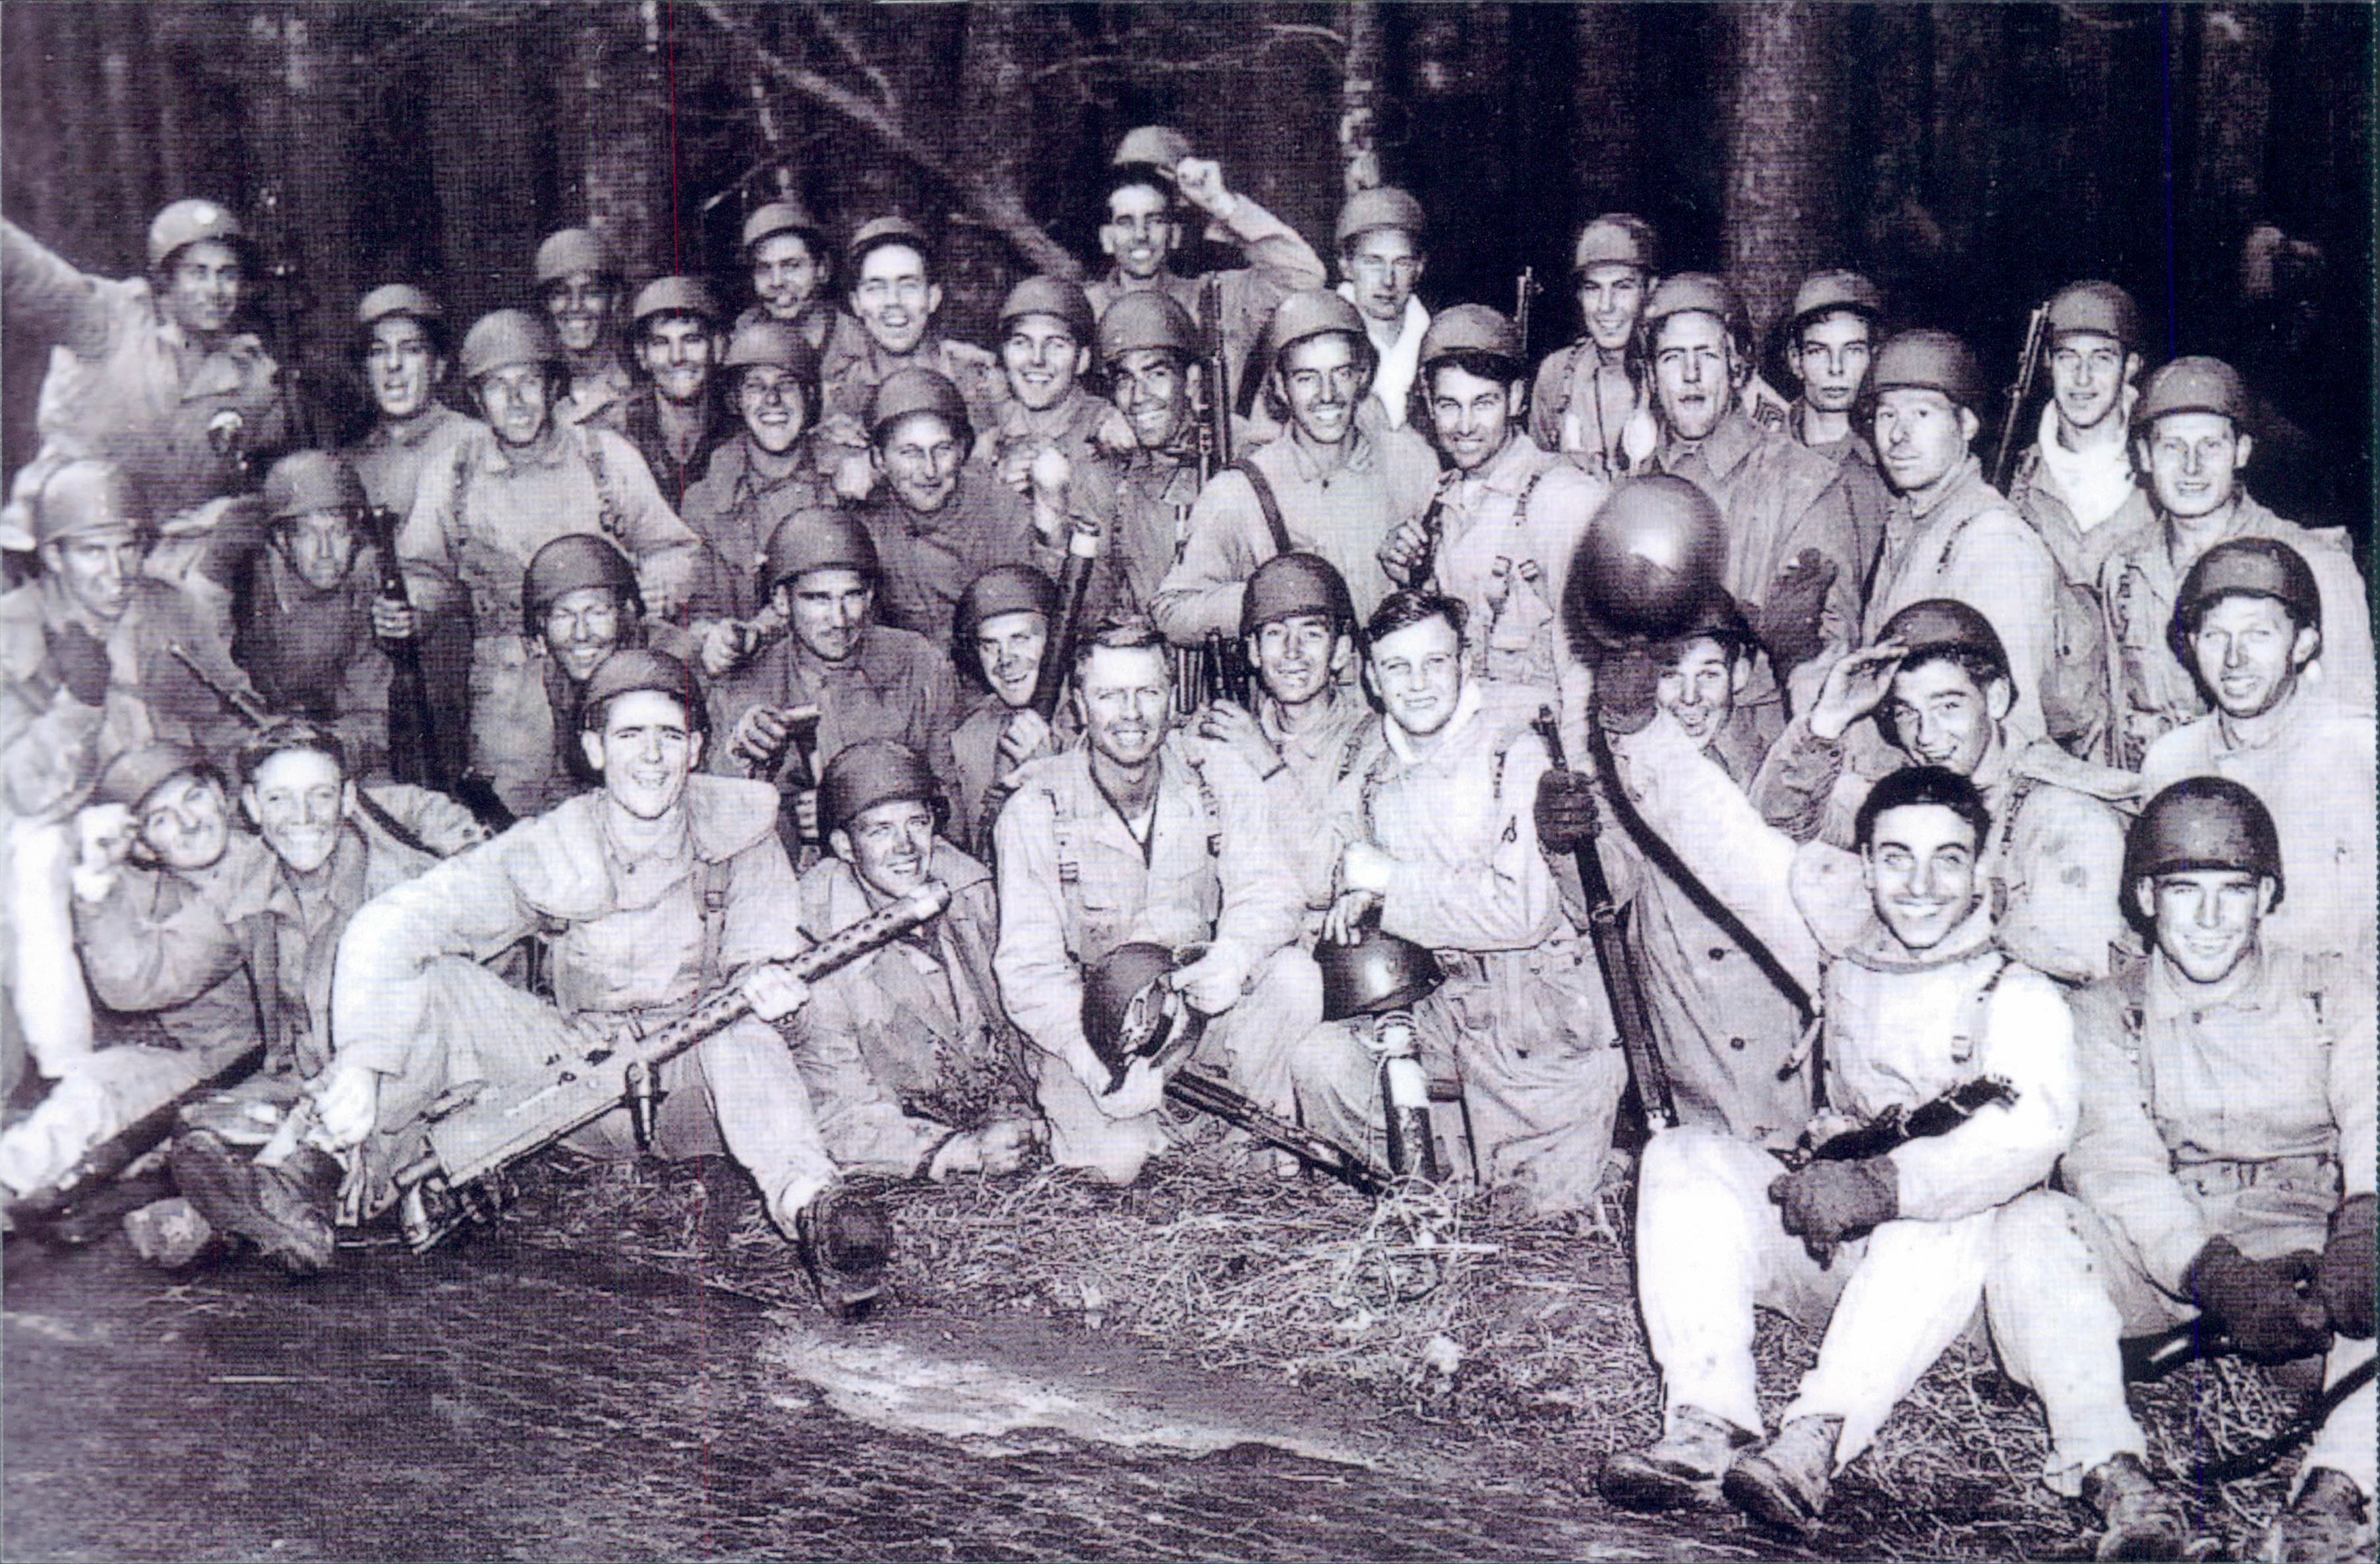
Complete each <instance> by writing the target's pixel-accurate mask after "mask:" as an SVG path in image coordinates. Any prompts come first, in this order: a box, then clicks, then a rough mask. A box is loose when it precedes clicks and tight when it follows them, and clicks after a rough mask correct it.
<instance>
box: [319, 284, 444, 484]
mask: <svg viewBox="0 0 2380 1564" xmlns="http://www.w3.org/2000/svg"><path fill="white" fill-rule="evenodd" d="M446 330H447V328H446V311H445V310H444V309H443V308H441V307H440V305H439V303H438V301H437V300H436V299H435V298H433V297H431V296H430V295H429V294H428V293H426V292H424V291H423V290H422V289H420V288H418V287H415V286H413V285H411V284H408V283H384V284H383V285H381V286H379V287H376V288H373V289H371V290H370V291H369V292H368V293H366V294H365V295H364V296H363V297H362V298H360V299H358V301H357V303H356V358H357V360H358V363H359V364H360V366H361V368H362V370H363V377H364V389H365V390H366V391H368V392H370V394H371V399H372V423H371V427H370V429H368V430H365V431H364V436H363V438H362V439H361V440H358V442H356V443H355V444H353V445H350V446H348V447H346V449H345V450H343V451H341V452H340V453H339V454H340V455H343V456H345V457H346V459H347V461H348V463H349V464H350V465H351V466H353V467H354V468H355V469H356V476H357V477H358V478H360V479H363V485H364V493H365V494H366V495H367V496H368V497H369V498H370V501H371V503H373V504H375V505H385V506H387V507H388V508H389V509H390V510H393V511H395V513H396V514H397V515H405V514H406V513H407V512H408V511H410V510H411V509H412V508H413V491H414V490H415V489H416V488H418V487H419V484H420V481H421V472H422V469H423V468H424V467H428V466H430V465H431V463H432V462H434V461H435V460H436V458H437V455H438V454H439V453H440V452H441V451H442V450H443V449H444V448H445V446H446V443H448V442H449V441H452V440H454V439H455V438H456V437H458V436H460V435H461V434H463V433H464V432H465V431H466V430H469V429H471V428H472V427H474V426H473V420H471V419H470V418H466V417H464V416H463V415H462V414H461V413H458V412H456V411H455V409H454V408H452V407H449V406H446V404H445V403H443V402H442V401H440V400H439V399H438V394H439V392H440V390H441V389H442V388H443V386H444V385H445V383H446V374H447V370H449V368H450V367H451V365H450V361H449V358H448V354H447V347H448V338H447V335H446Z"/></svg>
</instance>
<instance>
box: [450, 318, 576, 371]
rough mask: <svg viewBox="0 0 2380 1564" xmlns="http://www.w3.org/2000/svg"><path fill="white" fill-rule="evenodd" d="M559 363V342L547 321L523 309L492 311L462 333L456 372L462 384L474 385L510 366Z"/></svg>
mask: <svg viewBox="0 0 2380 1564" xmlns="http://www.w3.org/2000/svg"><path fill="white" fill-rule="evenodd" d="M563 362H565V359H564V358H563V356H562V340H561V338H559V337H557V336H555V335H554V334H553V323H552V322H551V321H547V320H546V319H545V318H544V317H543V316H541V315H532V314H530V313H529V312H528V310H526V309H495V310H491V311H490V312H489V313H487V314H485V315H482V316H480V318H479V319H478V320H477V321H473V322H472V325H471V329H470V330H469V331H468V332H466V333H463V352H462V355H461V358H460V360H459V362H458V364H457V368H459V369H460V370H462V371H463V378H464V379H465V380H467V381H475V380H478V379H479V378H480V376H481V375H486V374H492V373H494V372H495V371H496V370H501V369H504V368H506V367H507V366H509V365H513V364H553V365H559V364H562V363H563Z"/></svg>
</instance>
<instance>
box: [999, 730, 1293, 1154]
mask: <svg viewBox="0 0 2380 1564" xmlns="http://www.w3.org/2000/svg"><path fill="white" fill-rule="evenodd" d="M1157 765H1158V767H1159V780H1158V784H1157V798H1156V804H1155V807H1154V813H1153V815H1152V817H1151V818H1150V821H1149V823H1148V827H1147V836H1146V839H1145V840H1144V839H1143V838H1142V837H1141V836H1139V835H1137V834H1135V828H1134V827H1133V826H1132V825H1131V824H1130V823H1128V822H1126V821H1125V820H1124V819H1123V818H1122V817H1121V816H1119V815H1118V814H1117V813H1116V808H1115V806H1114V805H1113V804H1111V803H1110V802H1109V801H1108V798H1107V795H1106V794H1104V793H1103V792H1101V790H1100V788H1099V783H1098V782H1097V781H1095V780H1094V778H1093V775H1092V771H1091V755H1090V751H1089V749H1088V748H1087V747H1076V748H1073V749H1069V750H1067V751H1066V752H1064V753H1063V754H1060V755H1053V756H1050V757H1049V758H1046V759H1041V760H1035V761H1033V762H1031V763H1029V764H1027V765H1025V766H1022V767H1020V768H1018V770H1017V772H1016V777H1015V791H1014V794H1012V795H1011V796H1010V798H1009V801H1008V806H1007V807H1006V808H1005V809H1003V810H1002V812H1001V816H1000V823H999V826H998V828H997V830H996V831H995V833H994V835H995V840H996V841H997V843H998V844H999V853H998V860H997V861H998V865H999V875H1000V945H999V948H998V950H997V951H996V952H994V955H993V958H992V969H993V971H994V972H995V973H996V974H998V976H999V978H1000V991H1001V995H1002V999H1003V1000H1004V1001H1005V1003H1006V1005H1007V1010H1008V1013H1009V1016H1010V1018H1011V1019H1012V1020H1014V1022H1015V1024H1017V1025H1018V1026H1019V1027H1021V1028H1022V1029H1023V1030H1024V1032H1025V1034H1026V1037H1029V1038H1031V1039H1032V1041H1033V1043H1034V1044H1035V1046H1036V1048H1037V1049H1038V1054H1039V1057H1038V1059H1037V1060H1036V1061H1035V1067H1036V1069H1037V1070H1038V1101H1039V1105H1040V1108H1041V1111H1042V1113H1043V1114H1044V1116H1046V1117H1047V1118H1048V1119H1049V1121H1050V1155H1051V1157H1052V1158H1053V1159H1054V1160H1055V1161H1056V1162H1057V1163H1058V1165H1059V1166H1060V1167H1081V1168H1091V1169H1094V1170H1099V1172H1100V1173H1101V1174H1103V1175H1104V1176H1106V1177H1107V1178H1109V1179H1111V1181H1113V1182H1118V1183H1128V1182H1131V1181H1132V1180H1133V1179H1134V1178H1135V1177H1136V1176H1137V1175H1138V1173H1139V1170H1140V1167H1141V1164H1142V1163H1143V1162H1145V1161H1146V1160H1147V1158H1149V1157H1150V1156H1151V1155H1153V1154H1155V1153H1156V1152H1158V1151H1160V1150H1162V1149H1163V1148H1164V1146H1166V1145H1167V1144H1168V1140H1169V1135H1168V1132H1167V1130H1166V1128H1165V1125H1164V1123H1163V1115H1162V1114H1160V1113H1149V1114H1145V1115H1142V1116H1141V1117H1138V1118H1134V1119H1111V1118H1110V1117H1109V1116H1108V1115H1107V1114H1106V1113H1104V1112H1102V1111H1101V1110H1100V1109H1099V1104H1098V1102H1097V1100H1096V1099H1095V1098H1094V1097H1093V1095H1092V1093H1093V1091H1094V1089H1095V1088H1094V1087H1093V1086H1092V1085H1088V1084H1087V1083H1092V1082H1096V1083H1098V1084H1099V1087H1104V1086H1105V1085H1106V1083H1107V1079H1108V1073H1107V1067H1106V1066H1105V1065H1103V1064H1101V1063H1099V1060H1098V1058H1097V1056H1095V1055H1094V1054H1093V1053H1092V1052H1091V1049H1090V1045H1089V1043H1088V1042H1087V1041H1086V1040H1085V1037H1084V1035H1083V974H1084V973H1085V972H1086V971H1087V969H1089V968H1091V967H1093V966H1096V965H1098V964H1099V963H1100V962H1103V961H1104V960H1106V959H1107V956H1108V954H1109V953H1110V952H1112V951H1114V950H1115V949H1116V948H1117V947H1118V946H1120V945H1125V944H1130V943H1134V942H1135V941H1147V942H1150V943H1154V944H1158V945H1162V946H1165V947H1167V948H1169V949H1176V950H1178V949H1180V948H1182V947H1184V946H1188V945H1193V944H1203V945H1205V946H1207V947H1208V949H1209V950H1210V951H1222V952H1227V953H1228V955H1229V956H1231V957H1234V958H1236V959H1237V960H1238V961H1239V962H1240V964H1241V965H1242V966H1243V968H1244V969H1245V971H1246V972H1247V973H1248V974H1249V976H1248V977H1247V979H1246V981H1245V985H1244V988H1243V990H1242V993H1241V996H1240V999H1239V1002H1238V1003H1236V1004H1234V1005H1233V1006H1232V1007H1231V1009H1229V1010H1228V1011H1225V1012H1223V1013H1222V1014H1220V1015H1218V1016H1215V1017H1214V1018H1212V1019H1211V1020H1210V1021H1209V1022H1208V1024H1207V1028H1206V1034H1205V1037H1204V1039H1203V1040H1202V1041H1201V1043H1200V1045H1199V1050H1198V1053H1197V1054H1196V1059H1197V1060H1198V1061H1205V1062H1209V1063H1214V1064H1220V1065H1224V1066H1226V1067H1227V1068H1228V1070H1229V1073H1230V1075H1231V1077H1232V1080H1233V1084H1234V1085H1237V1086H1238V1087H1239V1089H1241V1090H1242V1091H1245V1093H1247V1095H1248V1096H1249V1097H1252V1098H1254V1099H1255V1100H1256V1101H1257V1103H1258V1105H1259V1106H1262V1107H1265V1108H1269V1109H1273V1110H1275V1111H1277V1112H1282V1113H1286V1112H1288V1111H1289V1110H1290V1109H1291V1108H1292V1105H1293V1102H1294V1100H1295V1098H1296V1095H1297V1092H1296V1086H1295V1085H1294V1081H1293V1073H1294V1061H1293V1059H1292V1051H1293V1048H1294V1046H1295V1043H1296V1040H1297V1039H1298V1038H1301V1037H1305V1035H1306V1034H1307V1033H1308V1032H1309V1031H1310V1030H1312V1028H1313V1026H1314V1024H1315V1023H1316V1021H1317V1020H1318V1019H1319V1017H1320V1016H1321V1013H1322V982H1321V975H1320V974H1319V973H1318V972H1317V971H1316V969H1315V966H1314V964H1313V963H1312V962H1311V961H1310V960H1308V959H1307V957H1306V956H1305V952H1302V951H1299V950H1297V949H1296V948H1295V947H1294V946H1293V945H1292V944H1291V941H1292V940H1293V939H1294V938H1295V937H1296V934H1297V927H1298V913H1299V897H1298V891H1297V884H1296V880H1295V878H1294V876H1293V873H1292V871H1291V868H1290V866H1289V862H1288V859H1287V857H1286V855H1284V854H1283V853H1282V851H1281V843H1280V837H1279V834H1278V832H1277V831H1276V830H1275V829H1274V827H1273V823H1272V821H1271V819H1270V818H1269V813H1268V811H1267V808H1266V805H1265V799H1264V793H1263V786H1262V784H1261V783H1260V782H1257V779H1256V777H1255V775H1254V774H1253V773H1251V772H1250V771H1249V770H1248V769H1247V768H1246V766H1245V765H1244V764H1242V763H1241V762H1240V760H1239V759H1238V758H1236V757H1234V756H1233V755H1231V754H1229V753H1228V752H1226V751H1224V750H1222V749H1220V747H1218V746H1211V745H1208V744H1206V743H1204V742H1202V741H1200V740H1196V739H1193V738H1190V737H1187V736H1185V735H1184V734H1178V733H1177V734H1172V735H1171V736H1169V737H1168V738H1167V739H1166V740H1165V742H1164V745H1163V746H1162V747H1161V748H1160V750H1159V752H1158V759H1157Z"/></svg>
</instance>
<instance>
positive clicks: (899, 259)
mask: <svg viewBox="0 0 2380 1564" xmlns="http://www.w3.org/2000/svg"><path fill="white" fill-rule="evenodd" d="M843 271H844V276H845V277H846V278H847V279H848V282H847V283H846V284H845V285H846V286H847V287H848V288H849V289H850V293H849V296H848V303H849V304H850V307H851V312H852V314H853V315H854V316H855V317H856V319H857V320H858V321H859V326H860V333H859V334H858V335H857V336H856V337H855V338H853V339H851V340H850V342H849V343H848V344H847V345H846V346H842V347H838V346H836V345H835V343H834V342H833V340H832V339H830V340H829V342H828V345H827V349H826V357H825V358H824V359H823V360H822V363H821V370H822V373H823V374H824V376H825V381H826V410H827V413H828V415H829V416H830V418H833V419H834V422H832V423H831V424H830V425H829V426H828V438H829V439H830V440H832V441H833V442H834V443H836V444H838V445H841V446H843V447H844V448H845V449H846V450H848V451H852V452H855V453H856V452H857V451H858V449H859V448H860V447H861V446H862V445H864V444H865V443H866V436H865V433H864V430H866V428H867V427H868V424H869V423H871V422H872V421H873V420H871V419H870V418H868V409H869V408H870V407H871V406H873V405H874V403H875V398H876V390H877V387H879V386H880V385H882V384H883V383H884V382H885V380H886V379H887V378H889V377H890V376H891V375H892V373H893V372H894V371H895V370H905V369H917V370H931V371H933V372H934V373H936V374H939V375H941V377H942V378H943V379H945V380H947V381H949V382H951V383H952V384H953V385H954V386H956V387H957V388H958V391H959V394H960V395H961V396H962V397H964V398H965V403H966V410H967V421H968V422H969V423H970V424H972V425H973V426H974V427H975V428H977V429H992V428H996V427H997V426H998V424H999V418H997V416H996V415H997V413H998V411H999V406H1000V403H1001V402H1002V400H1003V399H1005V398H1006V397H1007V395H1008V386H1007V383H1006V382H1004V381H1003V380H1002V378H1001V373H1000V360H999V359H998V358H995V357H994V356H992V355H991V354H989V353H986V352H985V351H984V350H983V349H982V348H980V347H977V346H975V345H974V344H973V343H968V342H959V341H955V340H953V338H950V337H946V336H943V335H941V334H940V333H937V332H936V331H935V330H934V317H935V316H936V315H937V314H939V313H941V308H942V285H941V283H940V282H939V281H937V280H936V275H935V265H934V260H933V252H932V251H931V250H930V249H928V248H927V245H926V236H925V235H924V234H922V233H920V232H919V231H918V230H917V225H916V224H913V223H911V222H909V221H908V220H907V219H906V218H902V217H879V218H877V219H876V220H875V221H874V222H871V223H866V224H861V225H860V229H859V231H858V232H857V233H856V234H854V235H852V236H851V244H850V245H849V247H848V248H847V249H845V250H844V261H843Z"/></svg>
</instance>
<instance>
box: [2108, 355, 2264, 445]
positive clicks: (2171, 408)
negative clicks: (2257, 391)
mask: <svg viewBox="0 0 2380 1564" xmlns="http://www.w3.org/2000/svg"><path fill="white" fill-rule="evenodd" d="M2168 413H2220V414H2222V415H2223V416H2224V417H2225V418H2229V419H2230V420H2231V421H2232V423H2234V424H2235V425H2237V424H2244V423H2245V422H2246V421H2247V418H2248V388H2247V386H2246V385H2245V384H2243V383H2241V382H2240V371H2239V370H2235V369H2233V368H2232V367H2231V366H2230V365H2228V364H2227V363H2225V362H2224V361H2223V360H2222V359H2220V358H2207V357H2205V356H2204V355H2203V354H2191V355H2189V356H2187V357H2185V358H2177V359H2175V360H2174V361H2173V362H2172V363H2170V364H2168V365H2167V366H2165V368H2163V369H2161V370H2158V371H2157V372H2156V373H2155V374H2153V375H2151V376H2150V377H2149V381H2148V384H2146V385H2145V386H2143V387H2142V388H2141V399H2140V402H2139V403H2138V405H2137V406H2134V407H2133V408H2132V427H2133V428H2134V429H2136V430H2145V429H2147V428H2148V427H2149V426H2150V425H2152V424H2154V423H2155V422H2156V420H2157V419H2159V418H2163V417H2164V416H2165V415H2166V414H2168Z"/></svg>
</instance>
